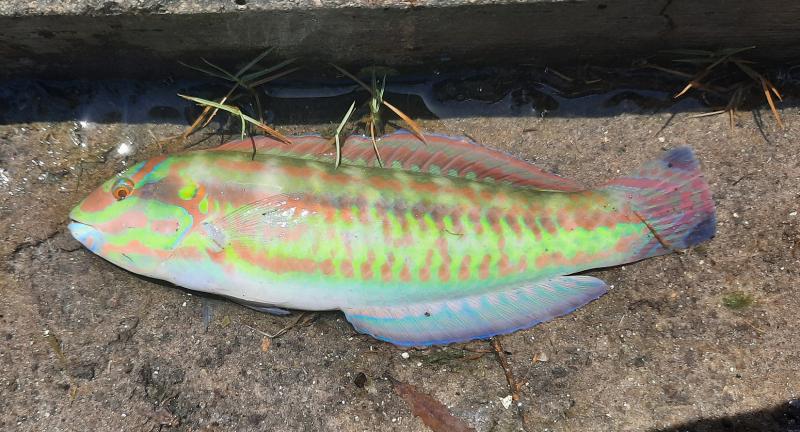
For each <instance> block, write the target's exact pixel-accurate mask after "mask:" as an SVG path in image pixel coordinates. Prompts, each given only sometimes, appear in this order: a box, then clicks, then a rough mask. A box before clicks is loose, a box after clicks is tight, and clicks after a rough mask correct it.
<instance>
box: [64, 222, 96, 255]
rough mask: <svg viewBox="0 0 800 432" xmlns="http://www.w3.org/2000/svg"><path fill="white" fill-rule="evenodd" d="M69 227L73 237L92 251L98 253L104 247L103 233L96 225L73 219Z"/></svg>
mask: <svg viewBox="0 0 800 432" xmlns="http://www.w3.org/2000/svg"><path fill="white" fill-rule="evenodd" d="M67 228H68V229H69V232H70V234H72V237H74V238H75V240H78V241H79V242H80V243H81V244H82V245H84V246H86V247H87V248H88V249H89V250H90V251H92V252H94V253H97V252H98V251H99V250H100V248H101V247H102V245H103V242H104V238H103V233H101V232H100V231H98V230H97V229H96V228H95V227H93V226H91V225H88V224H85V223H81V222H76V221H74V220H73V221H72V222H70V224H69V225H68V226H67Z"/></svg>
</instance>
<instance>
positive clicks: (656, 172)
mask: <svg viewBox="0 0 800 432" xmlns="http://www.w3.org/2000/svg"><path fill="white" fill-rule="evenodd" d="M604 189H606V190H612V191H618V192H619V193H622V194H624V196H625V199H627V200H628V201H629V202H630V203H631V207H632V208H633V211H634V212H635V213H636V215H637V216H638V217H639V218H640V219H641V220H642V222H643V223H644V224H645V225H647V227H648V228H649V229H650V232H651V235H652V237H653V238H652V240H651V241H650V243H649V244H648V245H647V246H646V247H645V248H643V249H642V250H641V252H640V254H639V256H638V257H637V258H639V259H642V258H648V257H651V256H656V255H663V254H665V253H669V252H672V251H675V250H678V249H685V248H688V247H691V246H694V245H697V244H699V243H702V242H704V241H706V240H709V239H711V238H713V237H714V235H715V233H716V225H717V217H716V210H715V207H714V201H713V199H712V196H711V190H710V189H709V187H708V184H707V183H706V181H705V180H704V179H703V175H702V173H701V172H700V164H699V163H698V161H697V159H696V158H695V156H694V153H693V152H692V150H691V149H689V148H688V147H680V148H677V149H674V150H671V151H669V152H667V153H666V154H665V155H664V156H663V157H662V158H661V159H659V160H655V161H651V162H648V163H646V164H645V165H644V166H642V167H641V168H639V169H638V170H637V171H635V172H633V173H631V174H630V175H628V176H625V177H621V178H617V179H614V180H612V181H610V182H608V183H607V184H606V185H605V186H604Z"/></svg>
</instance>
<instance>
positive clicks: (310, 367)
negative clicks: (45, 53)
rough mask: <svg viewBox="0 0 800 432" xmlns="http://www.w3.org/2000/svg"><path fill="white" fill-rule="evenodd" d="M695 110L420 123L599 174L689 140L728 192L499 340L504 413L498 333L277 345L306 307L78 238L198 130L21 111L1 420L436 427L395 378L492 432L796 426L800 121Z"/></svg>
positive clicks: (2, 147) (10, 212)
mask: <svg viewBox="0 0 800 432" xmlns="http://www.w3.org/2000/svg"><path fill="white" fill-rule="evenodd" d="M309 103H312V102H309ZM16 108H17V109H22V108H21V107H16ZM345 108H346V106H345ZM12 109H13V108H12ZM589 110H590V112H591V107H589ZM691 114H694V112H678V113H677V114H676V115H675V117H674V118H673V119H672V120H671V121H670V122H669V124H668V125H667V127H666V128H663V129H662V127H663V126H664V125H665V124H666V123H667V121H668V120H669V119H670V117H671V116H672V114H670V113H652V112H641V111H640V110H638V109H635V108H631V109H629V110H627V111H626V112H622V113H617V114H614V115H581V116H559V115H558V111H557V110H556V111H554V112H553V113H552V114H551V115H548V116H540V115H537V116H527V117H517V118H511V117H503V116H495V117H460V118H455V119H447V120H425V121H423V122H422V124H423V126H424V128H425V129H426V130H428V131H435V132H440V133H447V134H465V133H466V134H468V135H470V136H471V137H473V138H474V139H476V140H477V141H479V142H481V143H484V144H486V145H488V146H491V147H495V148H498V149H502V150H505V151H508V152H510V153H512V154H514V155H516V156H519V157H521V158H524V159H526V160H529V161H531V162H533V163H535V164H537V165H538V166H540V167H542V168H545V169H548V170H551V171H554V172H557V173H558V174H560V175H562V176H566V177H570V178H574V179H577V180H578V181H580V182H583V183H585V184H590V185H591V184H600V183H601V182H602V181H604V180H606V179H609V178H612V177H614V176H617V175H620V174H621V173H625V172H627V171H630V170H632V169H633V168H635V167H637V166H639V165H640V164H642V163H643V162H645V161H647V160H650V159H653V158H655V157H658V156H659V155H660V154H661V152H662V151H663V150H664V149H668V148H673V147H676V146H680V145H686V144H688V145H690V146H692V147H693V148H694V150H695V151H696V153H697V155H698V157H699V158H700V160H701V163H702V167H703V171H704V172H705V174H706V176H707V179H708V182H709V183H710V185H711V188H712V190H713V192H714V199H715V201H716V204H717V209H718V218H719V223H718V235H717V237H716V238H715V239H713V240H712V241H710V242H708V243H706V244H703V245H701V246H698V247H695V248H693V249H691V250H688V251H686V252H684V253H680V254H672V255H668V256H664V257H659V258H653V259H648V260H645V261H642V262H639V263H635V264H630V265H626V266H622V267H616V268H611V269H605V270H596V271H592V272H590V273H589V274H591V275H593V276H596V277H599V278H601V279H603V280H605V281H606V282H607V283H608V284H609V285H610V286H612V287H613V289H611V291H610V292H609V293H608V294H607V295H606V296H604V297H602V298H601V299H599V300H597V301H595V302H593V303H591V304H589V305H587V306H585V307H583V308H581V309H579V310H578V311H576V312H575V313H572V314H570V315H568V316H566V317H562V318H559V319H556V320H553V321H551V322H547V323H544V324H540V325H538V326H536V327H534V328H533V329H529V330H523V331H518V332H516V333H514V334H511V335H508V336H504V337H502V338H501V341H502V344H503V347H504V349H505V351H506V352H507V358H508V362H509V366H510V368H511V370H512V371H513V373H514V375H515V377H516V379H517V380H518V381H519V382H520V383H521V390H520V396H521V397H520V399H519V401H514V402H513V403H512V404H511V405H510V406H509V407H505V406H504V404H503V401H504V399H505V398H507V397H508V396H509V395H510V394H511V393H512V392H511V390H510V388H509V385H508V383H507V382H506V376H505V374H504V371H503V369H502V368H501V366H500V364H498V361H497V359H496V358H495V356H494V355H493V354H492V353H491V350H490V345H489V343H488V342H485V341H476V342H472V343H468V344H455V345H451V346H448V347H436V348H431V349H427V350H413V349H412V350H404V349H399V348H397V347H394V346H392V345H389V344H386V343H382V342H379V341H376V340H374V339H372V338H370V337H368V336H364V335H360V334H357V333H356V332H355V331H354V330H353V328H352V327H351V326H350V324H348V323H347V322H346V321H345V319H344V317H343V315H342V314H341V313H338V312H326V313H318V314H314V315H305V316H303V318H302V319H301V320H300V322H298V324H297V325H296V326H294V327H292V328H290V329H289V330H288V331H286V333H285V334H283V335H282V336H280V337H278V338H275V339H272V340H267V341H266V342H265V340H264V339H265V336H264V335H263V333H274V332H276V331H278V330H280V329H282V328H284V327H286V326H287V325H289V324H292V323H294V322H296V320H297V315H293V316H289V317H277V316H271V315H266V314H262V313H259V312H256V311H252V310H250V309H247V308H244V307H242V306H239V305H237V304H234V303H231V302H228V301H224V300H220V299H216V298H211V297H205V296H200V295H197V294H191V293H189V292H186V291H184V290H181V289H178V288H175V287H172V286H169V285H168V284H164V283H159V282H158V281H153V280H147V279H144V278H142V277H139V276H137V275H134V274H131V273H128V272H126V271H124V270H121V269H120V268H117V267H115V266H114V265H112V264H110V263H108V262H106V261H104V260H103V259H102V258H100V257H98V256H96V255H93V254H92V253H91V252H89V251H88V250H86V249H85V248H83V247H82V246H81V245H80V244H78V243H77V242H76V241H74V240H73V239H72V238H71V237H70V235H69V233H68V232H67V231H66V223H67V214H68V212H69V209H70V208H71V207H72V206H74V205H75V204H76V203H77V202H78V201H79V200H80V199H82V198H83V197H84V196H85V195H86V194H87V193H88V192H89V191H90V190H91V189H93V188H94V187H96V186H97V185H98V184H99V183H100V182H101V181H102V180H105V179H106V178H108V177H110V176H111V175H113V174H114V173H116V172H117V171H119V170H121V169H123V168H124V167H125V166H130V164H131V163H134V162H136V161H138V160H140V159H144V158H147V157H150V156H152V155H155V154H159V153H162V152H165V151H174V150H177V149H178V147H176V144H175V143H174V142H172V141H162V140H163V138H164V137H168V136H171V135H175V134H177V133H179V132H181V131H182V128H183V125H181V124H170V123H163V122H146V121H142V122H138V123H126V122H123V121H118V119H115V118H110V119H106V121H103V122H101V123H96V122H94V121H85V120H83V119H81V118H72V119H68V118H67V119H65V118H57V119H53V120H52V121H50V120H47V121H41V122H28V121H26V122H8V121H7V122H5V123H4V124H2V125H0V215H1V216H0V217H1V219H0V237H2V238H3V242H2V243H1V244H0V257H1V259H2V266H0V290H2V295H0V429H2V430H21V431H40V430H53V431H55V430H144V431H150V430H162V431H167V430H178V431H227V430H238V431H261V430H318V431H323V430H325V431H327V430H336V431H372V430H394V431H420V430H427V429H426V426H424V425H423V423H422V422H421V421H420V420H419V419H418V418H416V417H414V416H413V415H412V414H411V411H410V409H409V407H408V405H407V404H406V403H405V402H404V401H403V399H402V398H401V397H400V396H398V395H397V394H396V393H395V392H394V391H393V390H392V383H391V381H390V380H389V379H387V377H388V376H391V377H393V378H394V379H396V380H398V381H401V382H405V383H409V384H413V385H415V386H417V388H419V389H421V390H423V391H425V392H427V393H428V394H430V395H432V396H433V397H434V398H436V399H437V400H439V401H441V402H442V403H444V404H445V405H446V406H447V407H449V409H450V410H451V412H452V413H453V414H454V415H456V416H457V417H459V418H461V419H463V420H464V421H466V422H467V423H468V424H469V425H470V426H472V427H474V428H475V429H476V430H478V431H511V430H531V431H544V430H548V431H575V430H591V431H596V430H609V431H610V430H614V431H642V430H653V431H655V430H657V431H679V430H692V431H695V430H696V431H712V430H714V431H716V430H725V431H728V430H730V431H734V430H735V431H745V430H762V431H783V432H788V431H790V430H794V431H796V430H798V429H800V423H799V422H800V402H798V398H800V374H798V365H800V345H799V344H798V339H797V334H798V332H797V323H798V318H800V313H798V311H799V310H800V296H798V289H797V286H798V282H800V155H798V150H800V134H799V133H798V131H800V110H798V108H797V107H796V105H794V104H793V103H792V101H788V102H787V103H786V104H784V105H783V107H782V108H781V114H782V116H783V121H784V123H785V124H786V128H785V129H779V128H777V127H776V125H775V122H774V120H773V119H772V117H771V116H770V113H769V111H768V110H766V109H761V110H758V111H755V112H754V113H749V112H745V113H741V114H740V115H739V117H738V120H737V122H736V124H735V125H734V126H733V127H730V126H729V124H728V120H727V117H725V116H716V117H703V118H689V116H690V115H691ZM43 117H47V116H43ZM336 120H337V119H336V117H335V116H334V117H332V118H331V120H330V121H331V122H335V121H336ZM175 123H181V122H180V121H177V122H175ZM327 126H328V125H327V124H325V125H308V124H303V125H282V126H281V130H282V131H284V132H287V133H301V132H308V131H313V130H319V129H321V128H324V127H327ZM219 140H220V138H219V137H215V138H211V139H209V140H206V141H204V142H202V143H201V144H199V145H200V146H211V145H213V144H214V143H215V142H219ZM262 332H263V333H262ZM487 351H488V352H487ZM506 400H507V399H506Z"/></svg>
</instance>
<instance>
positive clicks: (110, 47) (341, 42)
mask: <svg viewBox="0 0 800 432" xmlns="http://www.w3.org/2000/svg"><path fill="white" fill-rule="evenodd" d="M798 22H800V3H799V2H791V1H783V0H763V1H758V2H754V1H750V0H705V1H695V0H661V1H653V0H577V1H553V0H529V1H491V0H480V1H475V0H446V1H440V0H410V1H398V0H386V1H376V0H366V1H352V0H350V1H341V0H335V1H331V0H291V1H290V0H282V1H267V0H194V1H178V0H71V1H36V2H29V1H27V0H5V1H3V2H0V76H34V75H35V76H47V77H51V78H57V79H63V78H70V77H89V76H91V77H109V76H126V77H152V76H166V75H167V74H179V75H186V74H188V73H191V71H189V70H188V69H185V68H182V67H181V66H179V65H178V64H177V62H176V61H177V60H183V61H188V62H196V61H197V60H198V58H199V57H205V58H208V59H210V60H214V61H217V62H221V63H228V62H229V61H230V60H236V61H242V59H246V58H250V57H252V56H254V55H255V54H256V53H258V52H260V51H262V50H263V49H264V48H265V47H267V46H274V47H276V48H277V53H278V54H279V55H280V56H282V57H284V58H286V57H299V58H301V59H302V60H303V61H305V62H311V63H317V64H324V63H325V62H328V61H334V62H337V63H340V64H342V65H345V66H349V67H358V66H365V65H371V64H379V65H390V66H396V67H406V68H416V69H417V70H419V69H421V68H424V69H427V70H428V71H430V70H434V69H443V68H444V69H446V68H452V67H454V66H452V65H458V66H463V65H495V64H502V63H513V64H523V63H530V64H537V65H554V64H562V63H570V64H576V63H579V62H589V61H590V62H593V63H598V62H617V63H622V64H630V62H631V61H633V60H635V59H637V58H639V57H643V56H648V55H652V54H653V53H654V52H656V51H657V50H661V49H667V48H704V49H708V48H711V49H714V48H723V47H726V48H731V47H745V46H750V45H756V46H757V47H758V49H757V50H756V51H755V54H754V55H755V56H757V57H760V58H761V59H771V60H775V59H779V60H787V59H790V58H799V57H800V32H798V31H797V23H798Z"/></svg>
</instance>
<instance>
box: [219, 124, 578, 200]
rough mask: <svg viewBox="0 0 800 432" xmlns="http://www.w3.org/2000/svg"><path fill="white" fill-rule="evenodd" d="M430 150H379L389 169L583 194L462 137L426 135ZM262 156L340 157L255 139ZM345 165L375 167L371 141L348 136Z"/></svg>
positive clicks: (240, 147)
mask: <svg viewBox="0 0 800 432" xmlns="http://www.w3.org/2000/svg"><path fill="white" fill-rule="evenodd" d="M425 139H426V141H427V142H428V143H427V144H425V143H423V142H422V141H420V140H419V138H417V137H416V136H415V135H414V134H412V133H410V132H407V131H397V132H395V133H392V134H390V135H385V136H383V137H381V138H380V139H379V141H378V149H379V150H380V152H381V157H382V159H383V165H384V166H385V167H386V168H391V169H401V170H406V171H420V172H426V173H431V174H441V175H450V176H454V177H463V178H467V179H472V180H477V181H484V182H498V183H506V184H509V185H512V186H518V187H526V188H531V189H538V190H553V191H564V192H574V191H580V190H584V189H585V188H584V187H583V186H581V185H580V184H578V183H576V182H575V181H572V180H569V179H565V178H562V177H559V176H557V175H555V174H550V173H548V172H545V171H543V170H541V169H539V168H537V167H536V166H534V165H531V164H529V163H527V162H525V161H523V160H520V159H517V158H515V157H513V156H510V155H508V154H506V153H503V152H500V151H497V150H492V149H490V148H487V147H484V146H481V145H479V144H476V143H475V142H473V141H471V140H469V139H467V138H464V137H451V136H445V135H437V134H426V135H425ZM253 140H255V145H256V148H257V149H258V152H259V153H268V154H274V155H278V156H288V157H297V158H304V159H313V160H320V161H327V162H332V161H333V159H334V157H335V154H336V151H335V148H334V147H333V145H332V144H331V140H330V139H326V138H323V137H320V136H316V135H307V136H297V137H291V138H290V140H291V141H292V142H293V145H287V144H284V143H282V142H279V141H276V140H273V139H271V138H268V137H257V138H253ZM342 147H343V148H342V163H343V164H347V165H360V166H370V167H377V166H378V160H377V158H376V157H375V151H374V150H373V148H372V141H371V140H370V138H369V137H365V136H356V135H353V136H350V137H349V138H347V140H346V141H345V143H344V145H343V146H342ZM214 150H217V151H247V152H251V151H252V150H253V141H252V140H251V139H245V140H243V141H232V142H229V143H227V144H223V145H221V146H219V147H217V148H215V149H214Z"/></svg>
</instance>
